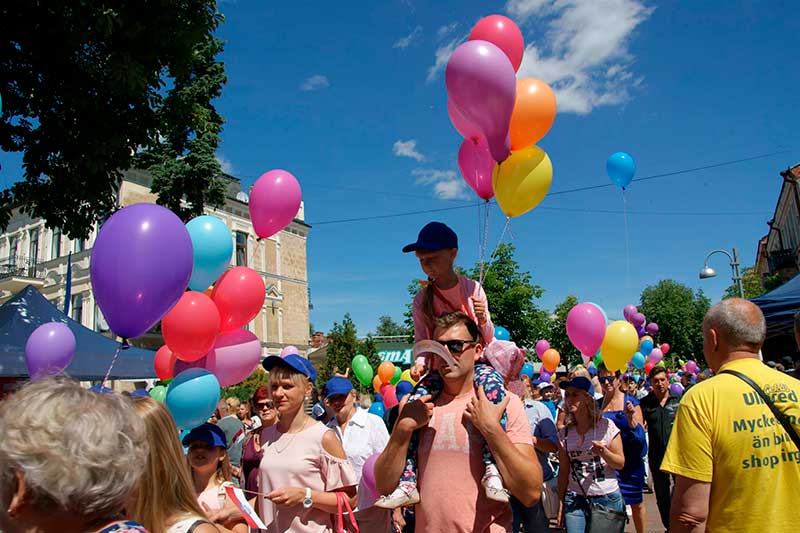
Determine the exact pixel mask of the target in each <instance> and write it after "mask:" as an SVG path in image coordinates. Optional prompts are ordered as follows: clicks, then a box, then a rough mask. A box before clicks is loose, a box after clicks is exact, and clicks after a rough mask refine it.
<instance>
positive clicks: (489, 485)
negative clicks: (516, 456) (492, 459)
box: [481, 465, 508, 503]
mask: <svg viewBox="0 0 800 533" xmlns="http://www.w3.org/2000/svg"><path fill="white" fill-rule="evenodd" d="M481 484H482V485H483V488H484V489H486V497H487V498H489V499H490V500H493V501H496V502H503V503H508V491H507V490H506V489H505V487H503V478H501V477H500V471H499V470H497V466H496V465H486V472H485V473H484V474H483V479H481Z"/></svg>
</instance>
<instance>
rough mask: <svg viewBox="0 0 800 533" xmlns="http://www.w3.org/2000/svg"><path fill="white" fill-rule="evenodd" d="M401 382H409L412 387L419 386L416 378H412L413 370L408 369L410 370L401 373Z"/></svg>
mask: <svg viewBox="0 0 800 533" xmlns="http://www.w3.org/2000/svg"><path fill="white" fill-rule="evenodd" d="M400 381H408V382H409V383H411V384H412V385H416V384H417V382H416V381H414V378H412V377H411V370H410V369H408V368H407V369H405V370H403V372H401V373H400Z"/></svg>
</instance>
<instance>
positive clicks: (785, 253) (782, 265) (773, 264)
mask: <svg viewBox="0 0 800 533" xmlns="http://www.w3.org/2000/svg"><path fill="white" fill-rule="evenodd" d="M767 261H768V264H769V271H770V272H771V273H773V274H774V273H776V272H778V271H779V270H784V269H794V270H796V269H797V263H796V260H795V254H794V250H776V251H774V252H769V256H768V258H767Z"/></svg>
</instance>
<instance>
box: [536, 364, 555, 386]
mask: <svg viewBox="0 0 800 533" xmlns="http://www.w3.org/2000/svg"><path fill="white" fill-rule="evenodd" d="M552 377H553V374H551V373H550V372H549V371H547V370H545V369H544V368H542V369H541V370H540V371H539V381H541V382H543V383H549V382H550V378H552Z"/></svg>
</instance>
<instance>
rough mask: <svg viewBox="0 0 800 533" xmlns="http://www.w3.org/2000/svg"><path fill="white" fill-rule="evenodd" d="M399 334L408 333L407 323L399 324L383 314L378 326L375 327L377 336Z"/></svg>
mask: <svg viewBox="0 0 800 533" xmlns="http://www.w3.org/2000/svg"><path fill="white" fill-rule="evenodd" d="M399 335H408V328H407V327H406V326H405V325H403V324H398V323H397V322H395V320H394V319H393V318H392V317H390V316H388V315H383V316H381V317H379V318H378V327H377V328H376V329H375V336H377V337H395V336H399Z"/></svg>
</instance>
